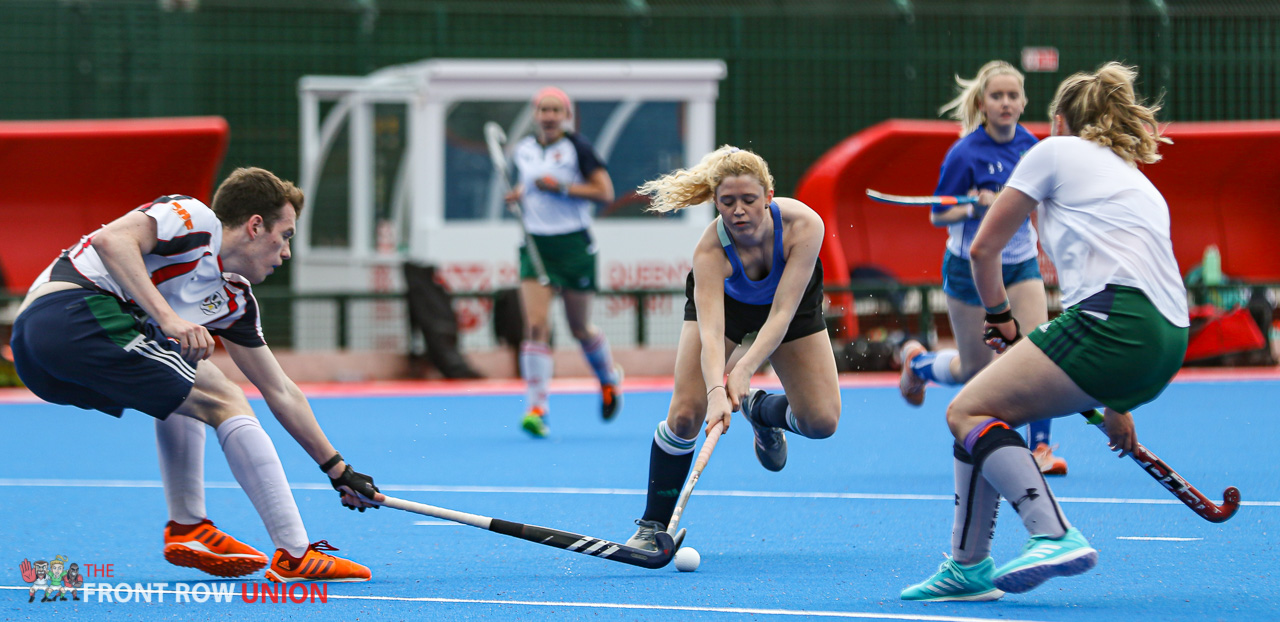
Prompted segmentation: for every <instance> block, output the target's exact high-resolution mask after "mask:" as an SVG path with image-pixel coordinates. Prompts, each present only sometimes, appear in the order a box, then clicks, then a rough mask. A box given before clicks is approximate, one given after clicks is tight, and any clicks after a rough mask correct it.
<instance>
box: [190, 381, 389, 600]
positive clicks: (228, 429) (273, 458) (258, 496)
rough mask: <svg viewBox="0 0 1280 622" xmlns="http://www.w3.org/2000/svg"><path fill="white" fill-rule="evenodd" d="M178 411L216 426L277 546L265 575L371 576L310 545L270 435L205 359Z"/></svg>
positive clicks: (322, 546)
mask: <svg viewBox="0 0 1280 622" xmlns="http://www.w3.org/2000/svg"><path fill="white" fill-rule="evenodd" d="M177 413H178V416H188V417H193V418H196V419H198V420H200V421H203V422H205V423H207V424H209V425H210V426H213V427H214V428H215V429H216V431H217V434H218V442H219V443H220V444H221V445H222V451H223V453H224V454H225V455H226V458H227V465H228V466H230V467H231V473H232V475H234V476H235V478H236V482H238V483H239V484H240V487H241V488H242V489H243V490H244V491H245V494H246V495H248V497H249V500H250V501H251V502H252V503H253V507H254V509H255V510H257V512H258V516H259V517H261V518H262V522H263V525H264V526H265V527H266V528H267V534H268V535H270V536H271V541H272V543H273V544H274V545H275V547H276V552H275V554H274V555H273V557H272V559H271V566H270V568H268V569H267V573H266V574H267V578H268V579H270V580H272V581H281V582H288V581H301V580H318V581H367V580H368V579H369V577H370V573H369V570H368V568H365V567H364V566H361V565H360V564H357V563H355V562H351V561H349V560H345V559H341V558H338V557H334V556H332V555H329V554H327V553H326V552H325V551H329V550H336V549H333V548H332V547H330V546H329V544H328V543H327V542H325V541H320V542H316V543H312V544H308V538H307V531H306V528H305V527H304V526H303V524H302V515H301V514H300V513H299V512H298V506H297V503H296V502H295V501H294V498H293V492H292V491H291V490H290V488H289V481H288V479H287V478H286V477H285V473H284V467H283V466H282V465H281V464H280V456H279V454H277V453H276V448H275V445H274V444H273V443H272V442H271V437H270V436H268V435H267V433H266V431H265V430H263V429H262V425H261V424H260V423H259V422H258V419H257V417H255V416H254V415H253V410H252V409H251V408H250V407H249V402H248V400H247V399H246V398H245V395H244V392H243V391H241V390H240V388H239V387H237V386H236V385H235V383H233V382H231V381H230V380H228V379H227V377H226V375H224V374H223V373H222V371H221V370H219V369H218V367H217V366H216V365H214V364H212V363H209V362H207V361H205V362H202V363H201V364H200V366H199V367H198V368H197V369H196V383H195V387H194V388H193V389H192V391H191V395H190V396H189V397H188V398H187V400H186V401H185V402H184V403H183V405H182V406H180V407H179V408H178V411H177ZM209 527H212V525H211V524H210V525H209ZM228 539H229V538H228ZM215 541H216V540H215Z"/></svg>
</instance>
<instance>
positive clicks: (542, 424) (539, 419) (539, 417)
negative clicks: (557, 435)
mask: <svg viewBox="0 0 1280 622" xmlns="http://www.w3.org/2000/svg"><path fill="white" fill-rule="evenodd" d="M520 427H521V428H523V429H524V431H525V432H528V433H529V435H530V436H532V437H534V438H546V437H547V434H549V433H550V432H551V429H550V428H548V427H547V416H546V414H545V413H543V412H542V409H541V408H534V409H531V410H530V411H529V412H528V413H526V414H525V416H524V419H522V420H520Z"/></svg>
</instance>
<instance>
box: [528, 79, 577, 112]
mask: <svg viewBox="0 0 1280 622" xmlns="http://www.w3.org/2000/svg"><path fill="white" fill-rule="evenodd" d="M548 97H554V98H556V99H558V100H560V103H562V104H564V109H565V111H567V112H568V113H569V116H571V117H572V116H573V101H571V100H570V99H569V95H568V94H566V93H565V92H564V91H562V90H560V89H558V88H556V87H554V86H544V87H542V88H541V89H538V92H537V93H534V94H533V106H534V108H537V107H538V104H539V103H541V102H542V100H544V99H546V98H548Z"/></svg>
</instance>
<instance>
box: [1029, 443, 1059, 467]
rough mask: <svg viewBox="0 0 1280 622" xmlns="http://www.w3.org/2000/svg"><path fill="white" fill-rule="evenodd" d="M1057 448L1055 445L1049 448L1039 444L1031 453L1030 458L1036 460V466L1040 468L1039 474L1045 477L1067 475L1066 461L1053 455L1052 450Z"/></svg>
mask: <svg viewBox="0 0 1280 622" xmlns="http://www.w3.org/2000/svg"><path fill="white" fill-rule="evenodd" d="M1057 448H1058V446H1057V445H1054V446H1053V447H1050V446H1048V445H1046V444H1044V443H1040V444H1038V445H1036V448H1035V449H1034V450H1032V451H1031V457H1033V458H1035V459H1036V466H1038V467H1040V472H1041V473H1044V474H1045V475H1066V474H1067V461H1066V460H1063V459H1062V458H1059V457H1057V456H1055V455H1053V450H1055V449H1057Z"/></svg>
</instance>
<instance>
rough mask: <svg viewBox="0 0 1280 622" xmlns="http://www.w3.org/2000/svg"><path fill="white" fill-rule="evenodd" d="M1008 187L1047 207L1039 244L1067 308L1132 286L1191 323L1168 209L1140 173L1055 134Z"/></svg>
mask: <svg viewBox="0 0 1280 622" xmlns="http://www.w3.org/2000/svg"><path fill="white" fill-rule="evenodd" d="M1005 185H1006V186H1007V187H1009V188H1017V189H1018V190H1020V191H1022V192H1023V193H1026V195H1027V196H1029V197H1031V198H1033V199H1035V200H1037V201H1039V202H1040V205H1039V207H1038V208H1037V211H1038V212H1039V218H1038V220H1039V223H1038V225H1039V229H1040V245H1041V246H1042V247H1043V248H1044V250H1045V253H1047V254H1048V255H1049V258H1050V259H1051V260H1053V264H1054V266H1055V267H1056V268H1057V271H1058V285H1059V287H1061V289H1062V306H1063V308H1067V307H1070V306H1072V305H1075V304H1077V303H1079V302H1080V301H1082V300H1084V299H1085V298H1088V297H1089V296H1092V295H1093V294H1096V293H1098V292H1100V291H1102V290H1103V289H1105V288H1106V286H1107V285H1109V284H1114V285H1125V286H1128V287H1134V288H1137V289H1139V290H1142V292H1143V293H1145V294H1146V295H1147V298H1149V299H1151V302H1152V304H1154V305H1155V306H1156V308H1157V309H1159V310H1160V314H1161V315H1163V316H1164V317H1165V319H1167V320H1169V322H1170V323H1172V324H1173V325H1174V326H1183V327H1185V326H1189V325H1190V321H1189V320H1188V318H1187V290H1186V288H1185V287H1184V286H1183V284H1182V278H1181V275H1180V273H1179V272H1178V262H1177V260H1176V259H1174V256H1173V242H1172V241H1171V240H1170V239H1169V206H1168V204H1167V203H1165V200H1164V197H1163V196H1161V195H1160V192H1159V191H1158V190H1156V187H1155V186H1154V185H1152V184H1151V181H1150V180H1148V179H1147V177H1146V176H1145V175H1143V174H1142V172H1141V171H1139V170H1138V169H1137V168H1135V167H1132V166H1129V165H1128V164H1127V163H1125V161H1124V160H1123V159H1122V158H1120V156H1118V155H1116V154H1115V153H1113V152H1112V151H1111V150H1110V149H1108V148H1106V147H1103V146H1101V145H1098V144H1096V143H1092V142H1089V141H1087V140H1084V139H1082V138H1079V137H1075V136H1055V137H1050V138H1047V139H1045V140H1043V141H1040V143H1039V144H1037V145H1036V146H1035V147H1032V148H1031V150H1030V151H1028V152H1027V154H1026V155H1025V156H1023V158H1022V161H1021V162H1019V163H1018V167H1017V168H1016V169H1015V170H1014V171H1013V175H1012V176H1010V177H1009V181H1008V183H1007V184H1005Z"/></svg>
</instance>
